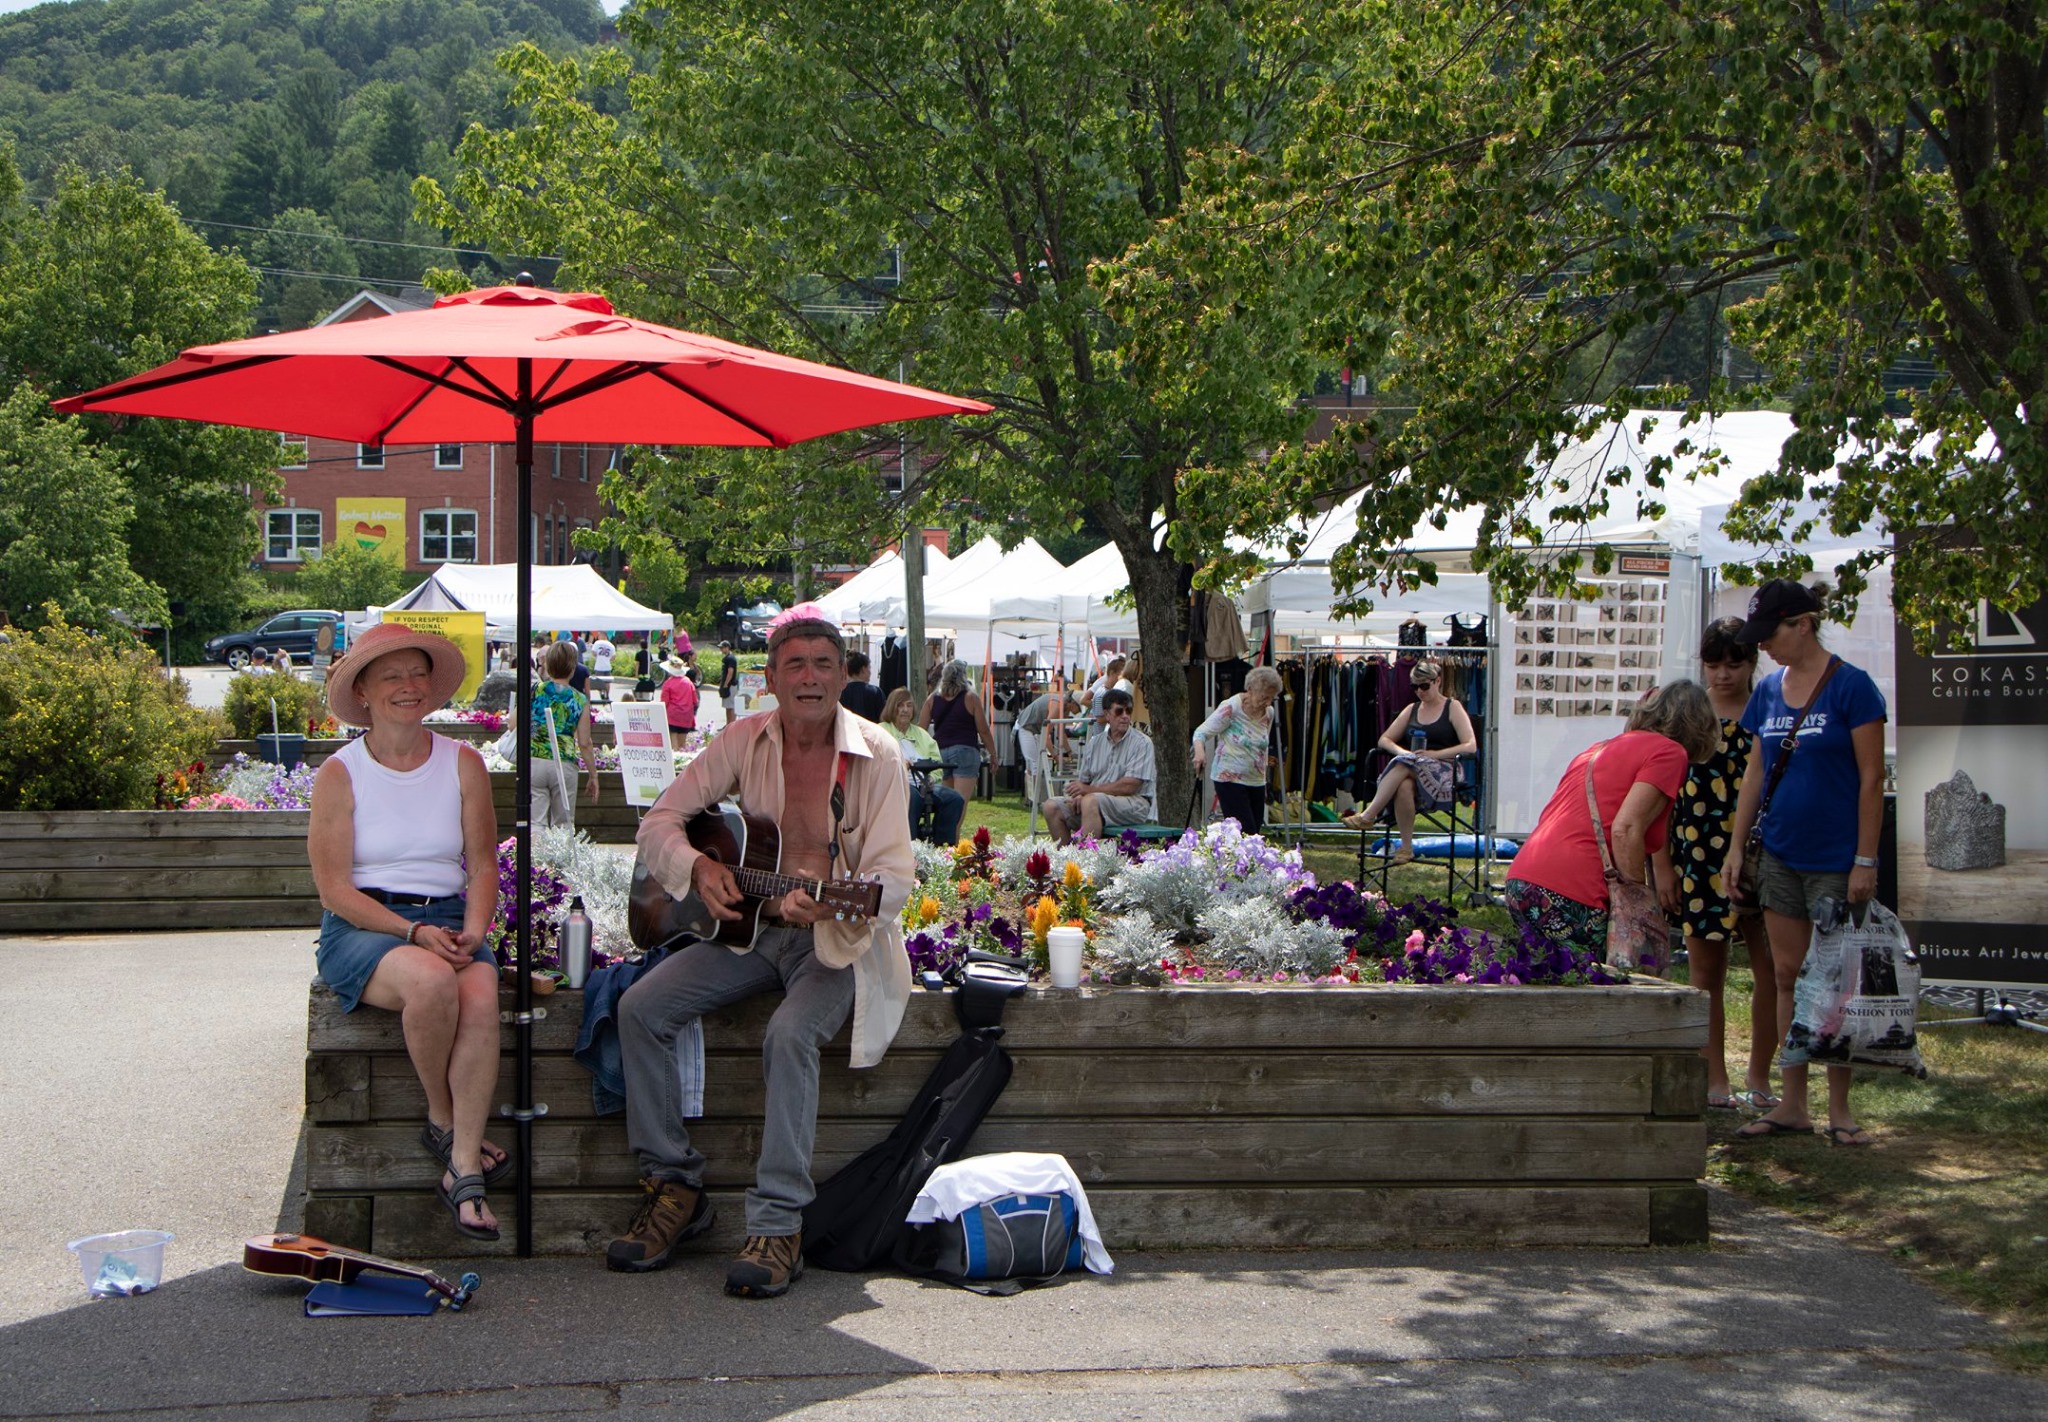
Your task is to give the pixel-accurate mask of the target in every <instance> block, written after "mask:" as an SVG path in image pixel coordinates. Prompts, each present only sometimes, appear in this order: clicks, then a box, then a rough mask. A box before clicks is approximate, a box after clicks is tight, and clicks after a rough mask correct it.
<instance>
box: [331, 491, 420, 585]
mask: <svg viewBox="0 0 2048 1422" xmlns="http://www.w3.org/2000/svg"><path fill="white" fill-rule="evenodd" d="M334 538H335V541H336V542H337V543H351V544H354V545H355V546H356V547H358V548H367V549H369V550H370V551H371V552H373V553H381V554H382V555H383V556H384V557H386V558H389V559H390V560H391V561H392V562H393V563H395V564H397V565H398V566H399V567H401V568H403V567H404V566H405V500H404V499H392V498H374V499H336V500H335V501H334Z"/></svg>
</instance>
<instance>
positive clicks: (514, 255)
mask: <svg viewBox="0 0 2048 1422" xmlns="http://www.w3.org/2000/svg"><path fill="white" fill-rule="evenodd" d="M184 221H185V223H186V225H187V226H191V227H223V228H226V229H228V230H229V231H231V232H261V233H264V234H266V235H269V236H274V237H301V238H308V239H317V240H321V241H328V242H353V243H355V244H356V245H358V246H362V247H403V248H405V249H406V250H408V251H413V252H439V253H440V254H441V255H443V256H459V255H460V254H461V253H462V252H464V251H485V250H487V249H485V248H481V247H477V248H464V247H450V246H447V245H445V244H444V245H442V246H438V247H437V246H433V245H431V244H429V243H426V242H393V241H391V240H389V239H387V238H383V237H351V236H349V235H348V234H347V233H345V232H304V231H298V230H295V229H292V228H288V227H255V226H251V225H250V224H249V223H246V222H215V221H213V220H211V219H209V218H203V217H187V218H185V219H184ZM503 255H504V257H505V258H506V259H507V260H516V261H522V262H559V261H561V260H562V259H561V258H560V257H547V256H540V255H537V254H534V253H528V252H506V253H504V254H503Z"/></svg>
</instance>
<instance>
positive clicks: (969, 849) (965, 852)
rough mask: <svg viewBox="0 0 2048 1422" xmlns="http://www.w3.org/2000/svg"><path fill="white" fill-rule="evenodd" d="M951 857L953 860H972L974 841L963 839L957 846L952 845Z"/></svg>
mask: <svg viewBox="0 0 2048 1422" xmlns="http://www.w3.org/2000/svg"><path fill="white" fill-rule="evenodd" d="M953 857H954V858H955V859H972V858H973V857H974V841H973V840H971V839H963V840H961V841H960V842H959V843H958V844H956V845H954V846H953Z"/></svg>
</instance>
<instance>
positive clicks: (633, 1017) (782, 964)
mask: <svg viewBox="0 0 2048 1422" xmlns="http://www.w3.org/2000/svg"><path fill="white" fill-rule="evenodd" d="M778 987H779V988H781V989H782V991H783V994H784V996H783V999H782V1003H781V1005H780V1006H778V1007H777V1008H776V1009H775V1015H774V1016H772V1017H770V1018H769V1019H768V1031H767V1034H766V1036H765V1037H764V1038H763V1039H762V1042H761V1076H762V1080H763V1082H764V1083H765V1085H766V1086H767V1089H768V1090H767V1107H766V1119H765V1120H764V1122H763V1124H762V1128H761V1159H760V1162H759V1164H758V1165H757V1166H756V1168H755V1175H754V1188H753V1189H751V1190H749V1191H747V1233H748V1234H750V1235H752V1234H764V1235H779V1234H795V1233H797V1232H798V1231H799V1230H801V1229H802V1228H803V1223H804V1222H803V1208H804V1206H805V1205H808V1204H809V1203H810V1202H811V1197H812V1196H813V1195H814V1194H815V1193H816V1191H815V1189H814V1188H813V1187H812V1184H811V1146H812V1143H813V1141H814V1140H815V1139H816V1137H817V1133H818V1054H819V1050H820V1049H821V1048H822V1047H823V1046H824V1045H825V1043H826V1042H828V1041H830V1040H831V1039H832V1034H833V1033H835V1032H837V1031H838V1030H839V1028H840V1026H841V1024H843V1023H844V1022H845V1021H846V1018H847V1014H848V1013H850V1012H851V1011H852V1010H853V970H852V969H851V968H829V967H826V966H825V965H824V964H823V963H820V962H819V961H818V959H817V956H816V954H815V953H814V952H813V951H812V941H811V934H810V932H809V931H808V930H800V929H794V928H764V929H763V930H762V931H761V934H760V936H759V938H757V939H756V940H755V943H754V951H753V952H751V953H735V952H733V951H732V950H731V949H730V948H727V947H725V946H724V945H723V944H718V943H693V944H691V945H690V946H689V947H687V948H685V949H683V950H682V951H681V952H678V953H672V954H670V955H669V956H668V957H667V958H666V959H664V960H663V961H662V962H661V963H660V964H658V965H657V966H656V967H655V968H654V969H653V970H652V971H651V972H649V973H648V974H647V975H646V976H645V977H643V978H641V979H640V980H639V981H638V982H636V983H634V984H633V986H632V987H630V988H628V989H627V990H626V993H625V996H623V997H622V998H620V999H619V1046H620V1056H621V1062H622V1065H623V1066H624V1068H625V1076H626V1141H627V1143H628V1144H629V1145H630V1146H632V1148H633V1149H634V1151H636V1152H637V1153H638V1154H639V1156H640V1173H641V1174H642V1175H650V1176H659V1177H661V1178H664V1179H669V1180H680V1181H682V1182H684V1183H685V1184H687V1185H690V1186H692V1187H695V1188H700V1189H701V1188H702V1187H703V1184H704V1156H703V1154H702V1153H701V1152H699V1151H698V1150H697V1149H696V1148H695V1147H693V1146H692V1145H691V1144H690V1133H689V1131H688V1129H687V1128H685V1126H684V1125H683V1115H682V1101H681V1087H680V1085H679V1084H678V1083H677V1080H676V1070H675V1055H674V1049H675V1039H676V1034H677V1033H678V1032H680V1031H681V1030H682V1029H683V1025H684V1024H685V1023H687V1022H688V1021H689V1020H690V1019H691V1018H693V1017H702V1016H703V1015H704V1014H705V1013H707V1012H711V1011H715V1010H716V1009H718V1008H721V1007H726V1006H729V1005H731V1004H732V1003H735V1002H741V1001H744V1000H745V999H747V998H750V997H756V996H759V995H760V994H761V993H764V992H772V991H774V990H775V989H776V988H778Z"/></svg>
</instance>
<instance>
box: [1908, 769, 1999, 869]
mask: <svg viewBox="0 0 2048 1422" xmlns="http://www.w3.org/2000/svg"><path fill="white" fill-rule="evenodd" d="M2004 863H2005V806H2003V805H1995V804H1993V803H1992V802H1991V797H1990V796H1989V795H1986V794H1983V793H1982V792H1980V791H1979V790H1978V789H1977V787H1976V785H1975V784H1974V783H1972V781H1971V780H1970V777H1969V775H1968V774H1967V773H1966V772H1964V771H1961V770H1958V771H1957V772H1956V773H1955V774H1954V775H1951V776H1950V777H1949V778H1948V779H1947V780H1946V781H1944V782H1942V783H1941V784H1939V785H1937V786H1935V787H1934V788H1933V789H1932V790H1929V791H1928V792H1927V867H1928V868H1930V869H1996V868H1998V867H1999V866H2001V865H2002V864H2004Z"/></svg>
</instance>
